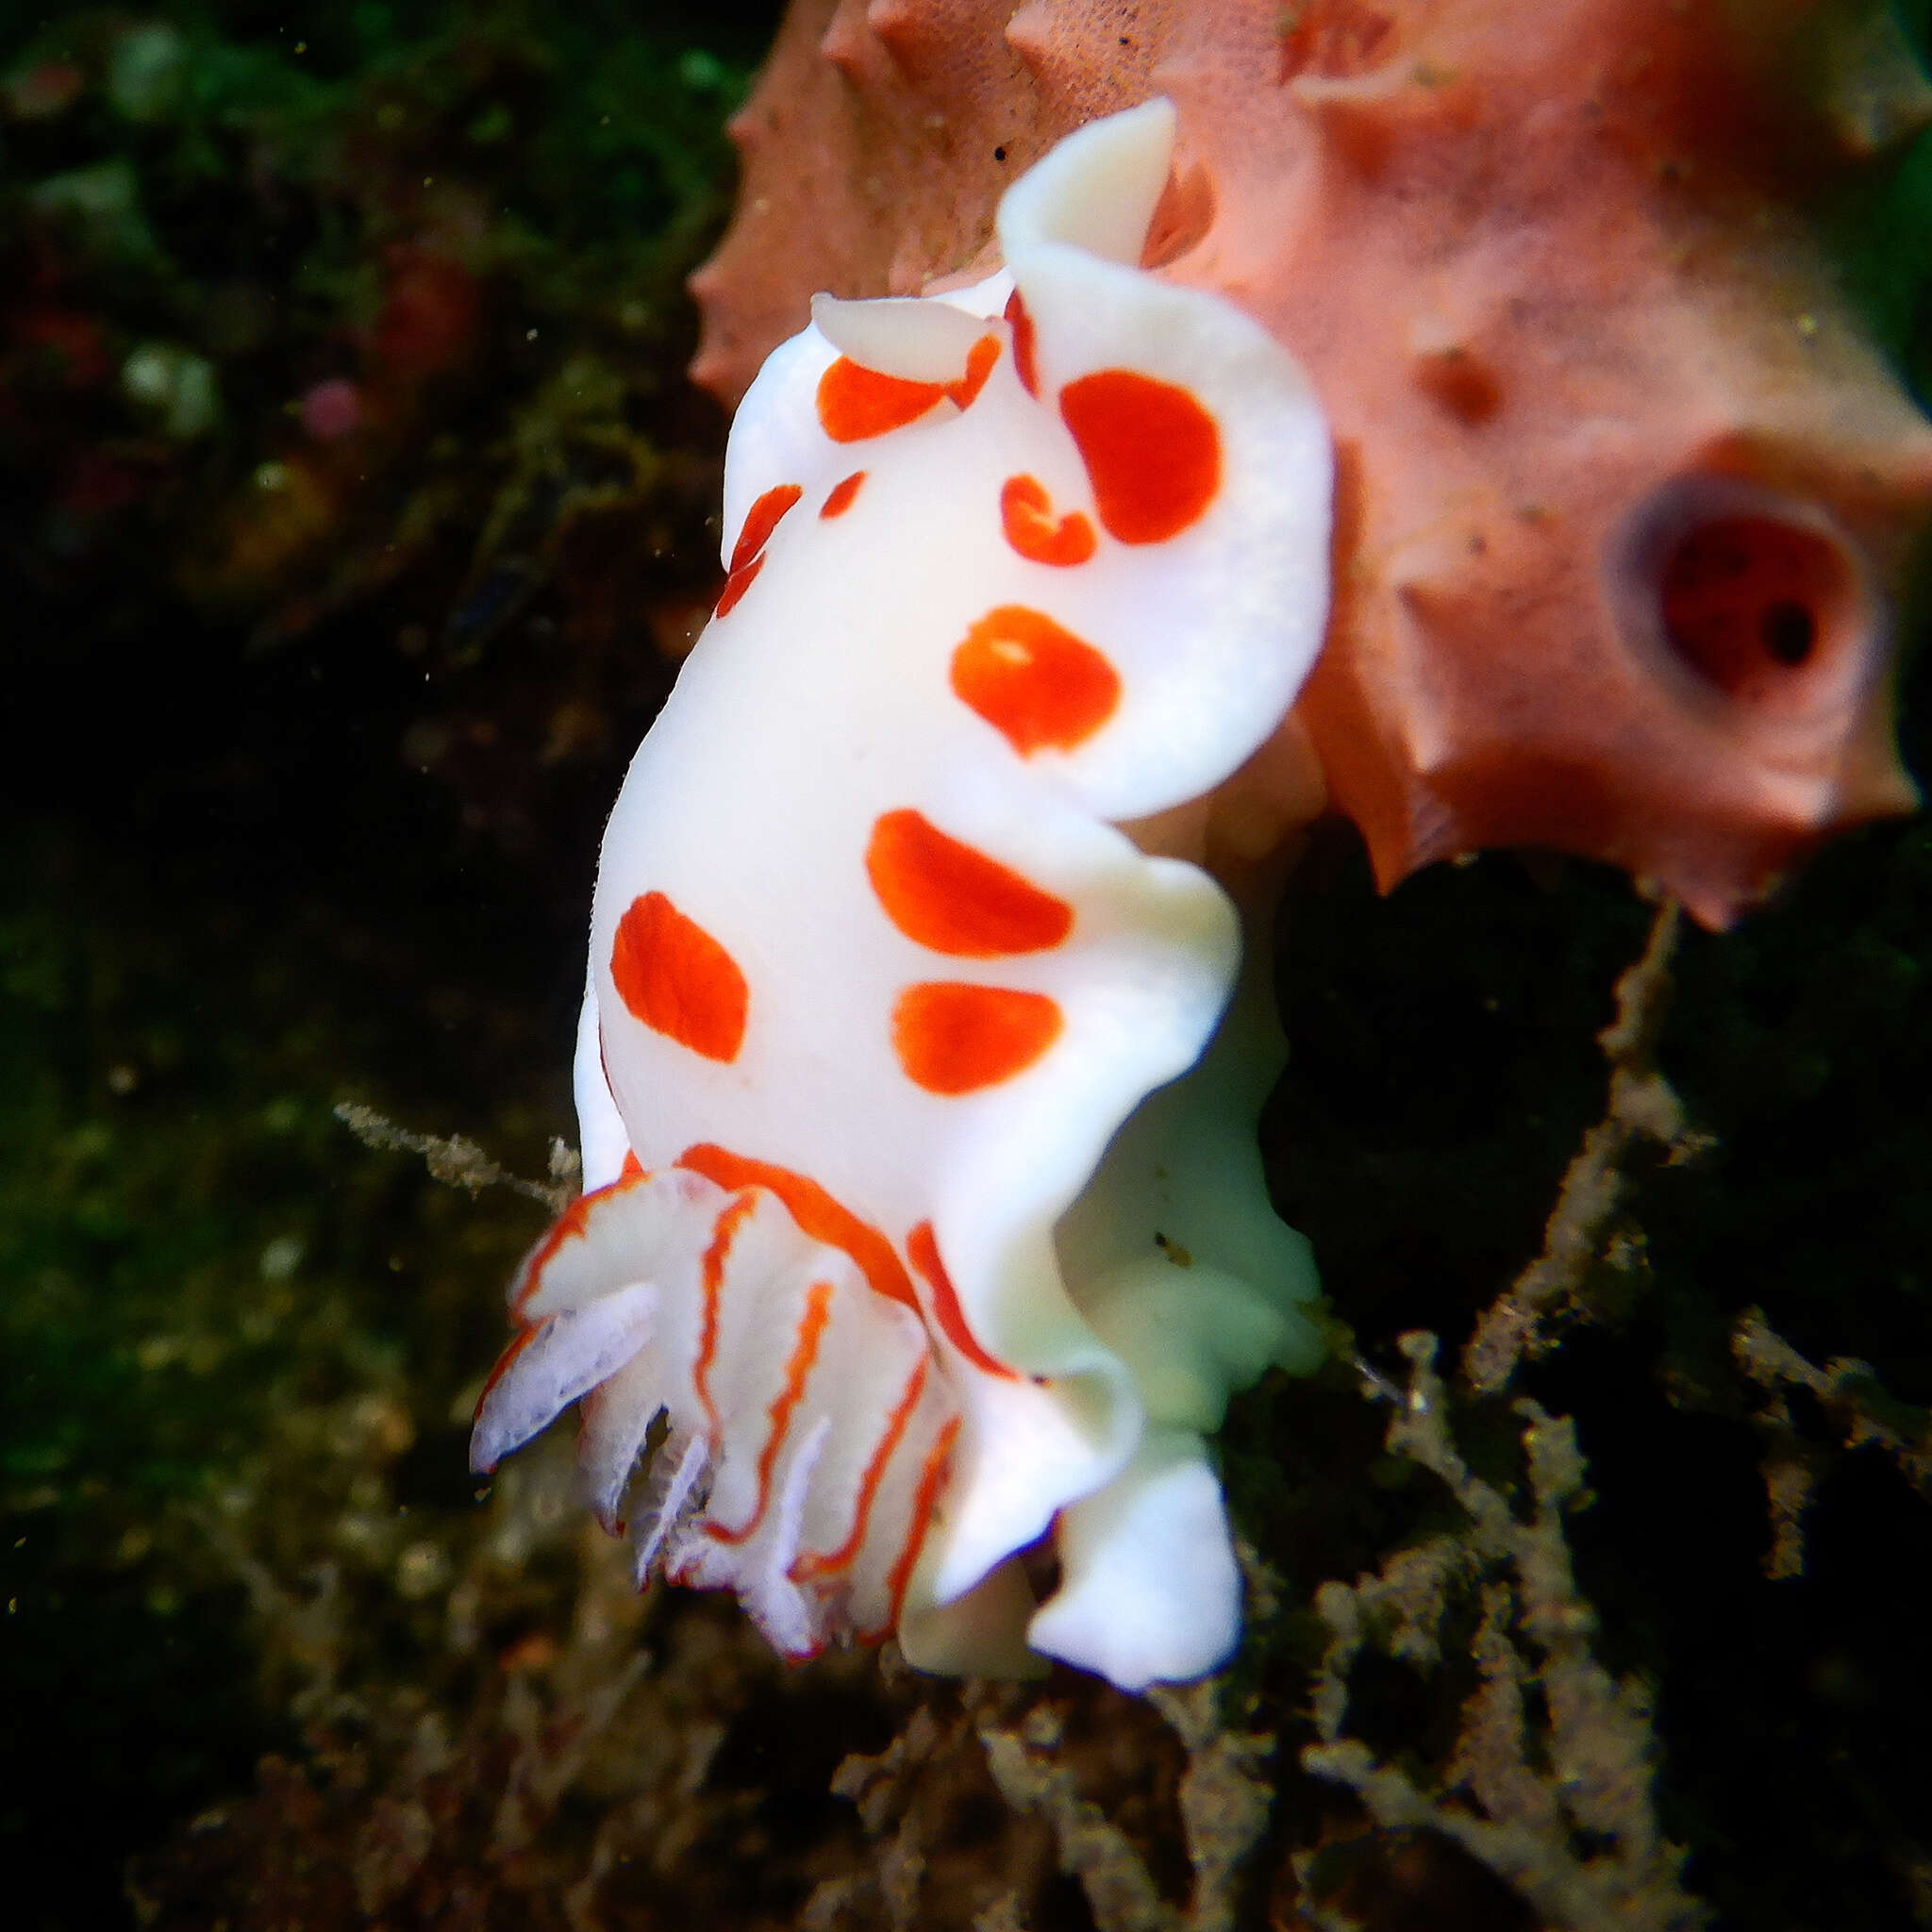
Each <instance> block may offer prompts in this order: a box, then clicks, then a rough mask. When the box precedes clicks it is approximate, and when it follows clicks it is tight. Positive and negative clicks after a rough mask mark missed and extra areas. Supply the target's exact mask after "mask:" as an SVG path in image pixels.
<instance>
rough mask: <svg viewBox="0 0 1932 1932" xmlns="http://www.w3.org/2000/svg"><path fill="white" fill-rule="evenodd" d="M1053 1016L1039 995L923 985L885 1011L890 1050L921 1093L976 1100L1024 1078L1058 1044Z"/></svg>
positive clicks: (948, 983) (1054, 1009)
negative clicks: (889, 1025) (1002, 1084)
mask: <svg viewBox="0 0 1932 1932" xmlns="http://www.w3.org/2000/svg"><path fill="white" fill-rule="evenodd" d="M1061 1024H1062V1022H1061V1018H1060V1009H1059V1008H1058V1006H1056V1005H1055V1004H1054V1002H1053V1001H1052V1000H1050V999H1048V998H1047V996H1046V995H1045V994H1044V993H1041V992H1021V991H1016V990H1014V989H1013V988H1010V987H1004V986H975V985H973V984H971V983H970V982H968V981H964V980H927V981H924V982H923V983H922V984H920V985H918V986H908V988H907V989H906V991H904V992H902V993H901V994H900V995H899V998H898V1000H897V1002H896V1003H895V1005H894V1006H893V1008H892V1050H893V1052H895V1053H896V1054H897V1055H898V1056H899V1064H900V1065H901V1066H902V1067H903V1068H904V1069H905V1070H906V1077H907V1078H908V1080H910V1081H911V1082H912V1084H913V1085H914V1086H915V1087H923V1088H924V1089H925V1091H927V1092H928V1093H940V1094H944V1095H947V1096H949V1097H952V1096H957V1095H958V1094H962V1093H976V1092H978V1091H979V1090H980V1089H981V1088H985V1087H997V1086H998V1085H999V1084H1000V1082H1001V1081H1003V1080H1010V1079H1011V1078H1012V1077H1013V1076H1014V1074H1021V1073H1024V1072H1025V1070H1026V1069H1027V1068H1028V1067H1030V1066H1031V1065H1032V1064H1033V1063H1034V1061H1035V1060H1037V1059H1038V1058H1040V1057H1041V1054H1043V1053H1044V1052H1045V1051H1046V1050H1047V1048H1048V1047H1050V1046H1051V1045H1052V1044H1053V1043H1054V1041H1056V1040H1057V1039H1058V1037H1059V1031H1060V1026H1061Z"/></svg>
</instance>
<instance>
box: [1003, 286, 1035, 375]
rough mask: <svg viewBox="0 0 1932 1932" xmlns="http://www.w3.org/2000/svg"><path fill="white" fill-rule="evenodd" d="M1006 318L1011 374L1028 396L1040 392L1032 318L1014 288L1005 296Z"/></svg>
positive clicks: (1018, 292)
mask: <svg viewBox="0 0 1932 1932" xmlns="http://www.w3.org/2000/svg"><path fill="white" fill-rule="evenodd" d="M1007 320H1008V322H1009V323H1010V324H1011V325H1012V328H1013V374H1014V375H1017V376H1018V377H1019V378H1020V387H1021V388H1022V389H1024V391H1026V393H1027V394H1028V395H1029V396H1036V397H1037V396H1038V395H1039V394H1040V368H1039V365H1038V364H1037V363H1036V362H1035V360H1034V357H1033V318H1032V317H1031V316H1030V315H1028V314H1027V313H1026V305H1025V303H1024V302H1023V301H1021V299H1020V291H1019V290H1018V289H1015V290H1014V291H1013V292H1012V293H1011V294H1010V295H1008V297H1007Z"/></svg>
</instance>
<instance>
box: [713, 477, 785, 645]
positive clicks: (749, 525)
mask: <svg viewBox="0 0 1932 1932" xmlns="http://www.w3.org/2000/svg"><path fill="white" fill-rule="evenodd" d="M804 493H805V492H804V491H802V490H801V489H800V488H799V487H798V485H797V484H796V483H780V484H778V485H777V486H776V487H775V488H774V489H771V490H768V491H765V493H764V494H763V495H762V496H760V497H759V498H758V501H757V502H756V503H755V504H753V505H752V507H751V508H750V509H748V510H747V511H746V512H745V516H744V527H743V528H742V529H741V530H740V531H739V533H738V541H737V542H736V543H734V544H733V545H732V546H731V570H730V574H729V575H727V576H726V577H725V579H724V590H722V591H720V592H719V593H718V602H717V604H716V605H715V606H714V607H713V608H712V611H711V615H712V616H713V617H728V616H729V615H730V614H731V611H732V609H733V608H734V607H735V606H736V605H737V603H738V600H739V599H740V598H741V596H743V595H744V593H745V592H746V591H748V590H750V589H751V587H752V581H753V579H754V578H755V577H756V576H757V575H758V572H759V571H761V570H763V569H764V567H765V545H766V544H767V543H768V542H769V541H771V537H772V532H773V531H774V530H775V529H776V528H777V527H778V520H779V518H780V517H782V516H783V515H784V514H785V512H786V511H787V510H788V509H790V508H791V506H792V505H793V504H794V503H796V502H797V501H798V499H799V498H800V497H801V496H802V495H803V494H804Z"/></svg>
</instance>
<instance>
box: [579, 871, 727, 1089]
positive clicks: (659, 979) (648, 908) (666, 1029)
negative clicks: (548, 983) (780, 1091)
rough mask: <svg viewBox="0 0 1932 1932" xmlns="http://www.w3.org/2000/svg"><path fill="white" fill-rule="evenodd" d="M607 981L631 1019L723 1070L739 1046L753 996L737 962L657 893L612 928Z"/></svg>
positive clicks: (633, 904) (638, 903)
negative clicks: (718, 1063) (614, 931)
mask: <svg viewBox="0 0 1932 1932" xmlns="http://www.w3.org/2000/svg"><path fill="white" fill-rule="evenodd" d="M610 977H611V979H612V980H613V981H614V982H615V983H616V987H617V993H618V997H619V998H620V999H622V1000H623V1002H624V1004H625V1008H626V1009H627V1010H628V1011H629V1012H630V1014H631V1015H632V1017H633V1018H635V1019H638V1020H641V1021H642V1022H643V1023H644V1024H645V1025H646V1026H648V1027H650V1028H651V1029H652V1031H653V1032H656V1033H661V1034H663V1035H665V1036H666V1038H668V1039H671V1040H675V1041H677V1043H678V1044H679V1045H680V1046H688V1047H690V1048H691V1051H692V1052H693V1053H697V1054H702V1055H704V1057H705V1058H707V1059H708V1060H724V1061H725V1062H726V1063H727V1064H728V1063H729V1062H730V1061H732V1060H735V1059H736V1058H738V1049H739V1048H740V1047H741V1045H743V1043H744V1021H745V1013H746V1009H747V1008H748V1007H749V1005H750V991H749V989H748V988H747V987H746V985H745V982H744V974H742V973H741V972H740V971H739V968H738V962H737V961H736V960H735V959H734V958H732V957H731V955H730V954H729V953H727V952H726V951H725V950H724V947H723V946H721V945H720V944H719V943H718V941H716V940H714V939H713V938H712V937H711V935H710V934H709V933H708V932H707V931H706V930H705V929H704V927H703V926H701V925H699V924H697V922H696V921H695V920H691V919H687V918H686V917H685V916H684V914H683V913H682V912H680V911H679V910H678V909H677V908H676V907H675V906H674V905H673V904H672V903H671V901H670V900H669V899H667V898H666V897H665V896H664V894H663V893H662V892H645V893H643V894H642V895H641V897H639V898H636V899H633V900H632V901H631V902H630V905H629V907H628V908H627V909H626V910H625V915H624V917H623V918H622V919H621V920H619V921H618V923H617V938H616V939H615V941H613V942H612V944H611V948H610Z"/></svg>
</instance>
